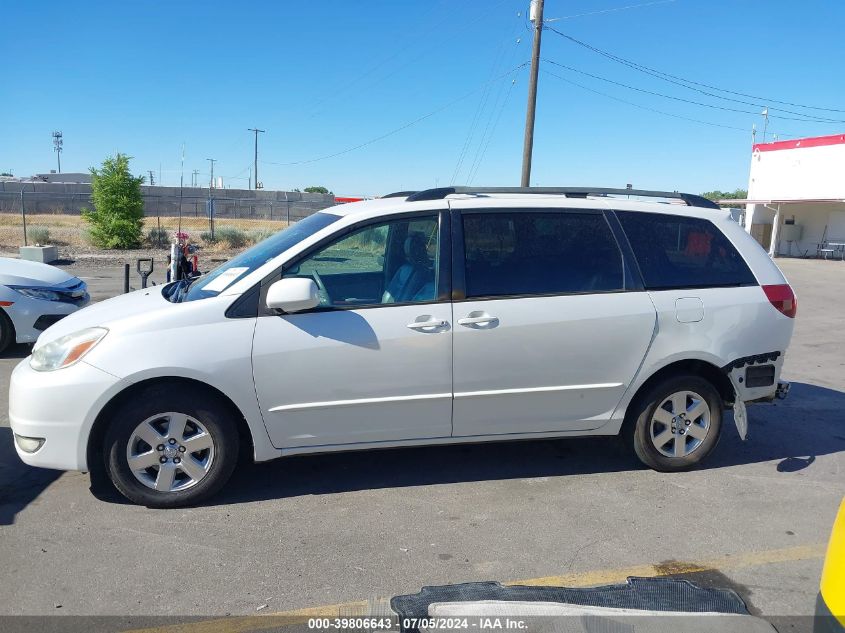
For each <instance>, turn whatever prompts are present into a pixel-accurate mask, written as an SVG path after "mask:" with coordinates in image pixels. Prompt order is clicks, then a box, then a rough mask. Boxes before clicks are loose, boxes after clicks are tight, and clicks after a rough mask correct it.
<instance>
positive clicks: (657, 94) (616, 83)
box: [543, 59, 845, 123]
mask: <svg viewBox="0 0 845 633" xmlns="http://www.w3.org/2000/svg"><path fill="white" fill-rule="evenodd" d="M543 61H544V62H546V63H548V64H553V65H555V66H559V67H560V68H565V69H566V70H571V71H572V72H576V73H579V74H581V75H586V76H587V77H592V78H593V79H598V80H599V81H604V82H607V83H610V84H613V85H614V86H620V87H622V88H627V89H628V90H635V91H637V92H642V93H643V94H648V95H652V96H655V97H662V98H664V99H672V100H673V101H680V102H682V103H689V104H692V105H697V106H702V107H704V108H711V109H714V110H724V111H725V112H739V113H741V114H752V115H755V116H756V115H757V114H759V113H757V112H751V111H749V110H742V109H739V108H730V107H728V106H720V105H715V104H712V103H704V102H702V101H693V100H692V99H684V98H683V97H676V96H674V95H667V94H664V93H662V92H654V91H652V90H646V89H645V88H638V87H636V86H631V85H629V84H625V83H622V82H620V81H614V80H613V79H608V78H607V77H602V76H601V75H594V74H592V73H588V72H586V71H584V70H579V69H578V68H573V67H572V66H567V65H566V64H561V63H559V62H556V61H553V60H551V59H544V60H543ZM752 105H753V104H752ZM762 107H765V106H762ZM768 116H769V117H770V118H772V119H775V118H777V119H783V120H785V121H804V122H807V123H845V121H834V120H832V119H816V118H809V117H803V118H795V117H788V116H779V115H774V114H769V115H768Z"/></svg>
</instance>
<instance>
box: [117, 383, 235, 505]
mask: <svg viewBox="0 0 845 633" xmlns="http://www.w3.org/2000/svg"><path fill="white" fill-rule="evenodd" d="M238 441H239V438H238V431H237V428H236V425H235V422H234V420H233V419H232V414H231V411H230V407H227V406H226V403H224V402H222V401H221V400H220V398H218V397H215V395H214V394H213V393H210V392H205V391H203V390H202V389H197V388H193V387H169V386H166V385H153V386H151V387H149V388H147V389H144V390H142V391H140V392H138V393H136V394H134V395H133V397H132V398H130V399H128V400H127V401H126V402H124V403H123V405H122V406H120V407H118V408H117V410H115V412H114V415H113V421H112V423H111V426H109V428H108V430H107V432H106V436H105V443H104V451H105V464H106V470H107V472H108V474H109V478H110V479H111V480H112V482H113V483H114V485H115V487H116V488H117V489H118V490H119V491H120V492H121V493H122V494H123V495H124V496H125V497H126V498H127V499H129V500H130V501H133V502H135V503H138V504H140V505H145V506H148V507H151V508H177V507H182V506H189V505H194V504H196V503H199V502H200V501H202V500H204V499H207V498H208V497H210V496H211V495H213V494H215V493H216V492H218V491H219V490H220V489H221V488H222V487H223V485H224V484H225V483H226V482H227V481H228V480H229V477H230V476H231V475H232V471H233V470H234V468H235V465H236V464H237V461H238Z"/></svg>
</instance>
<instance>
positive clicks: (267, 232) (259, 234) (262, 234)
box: [249, 229, 276, 244]
mask: <svg viewBox="0 0 845 633" xmlns="http://www.w3.org/2000/svg"><path fill="white" fill-rule="evenodd" d="M275 233H276V232H275V231H273V230H272V229H256V230H254V231H250V232H249V239H250V241H252V242H253V243H254V244H258V242H263V241H264V240H266V239H267V238H268V237H270V236H271V235H274V234H275Z"/></svg>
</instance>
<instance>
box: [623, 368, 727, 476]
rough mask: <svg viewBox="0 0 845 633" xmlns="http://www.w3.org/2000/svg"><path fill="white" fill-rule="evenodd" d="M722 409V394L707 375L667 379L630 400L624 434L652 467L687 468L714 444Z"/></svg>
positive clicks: (719, 432)
mask: <svg viewBox="0 0 845 633" xmlns="http://www.w3.org/2000/svg"><path fill="white" fill-rule="evenodd" d="M722 412H723V406H722V398H721V396H720V395H719V393H718V391H716V389H715V388H714V387H713V385H712V384H710V382H708V381H707V380H705V379H704V378H701V377H700V376H695V375H683V376H674V377H671V378H666V379H664V380H661V381H660V382H659V383H658V384H656V385H654V386H653V387H652V388H651V389H649V390H648V392H647V393H645V394H643V396H642V397H638V398H636V400H635V401H634V402H633V403H632V408H631V409H629V411H628V414H629V416H628V420H627V421H626V429H625V432H626V436H627V437H626V439H627V440H628V444H629V445H631V446H632V447H633V449H634V452H635V453H636V455H637V457H638V458H639V459H640V461H641V462H642V463H643V464H645V465H646V466H648V467H649V468H652V469H654V470H657V471H660V472H677V471H683V470H689V469H691V468H693V467H694V466H695V465H697V464H698V463H700V462H701V461H702V460H703V459H704V458H706V457H707V455H709V454H710V452H711V451H712V450H713V449H714V448H715V447H716V444H717V443H718V441H719V436H720V434H721V431H722V417H723V416H722ZM673 431H674V432H673Z"/></svg>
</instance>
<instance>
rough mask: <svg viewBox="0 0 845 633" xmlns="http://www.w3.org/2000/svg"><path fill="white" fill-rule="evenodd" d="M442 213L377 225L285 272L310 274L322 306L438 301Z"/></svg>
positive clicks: (350, 234)
mask: <svg viewBox="0 0 845 633" xmlns="http://www.w3.org/2000/svg"><path fill="white" fill-rule="evenodd" d="M437 253H438V222H437V217H436V216H431V217H425V218H414V219H409V220H394V221H392V222H382V223H379V224H371V225H369V226H366V227H364V228H361V229H359V230H357V231H355V232H353V233H349V234H347V235H344V236H343V237H341V238H339V239H338V240H336V241H334V242H332V243H331V244H329V245H328V246H325V247H323V248H321V249H319V250H318V251H316V252H314V253H312V254H310V255H308V256H307V257H305V258H304V259H302V260H300V261H299V262H297V263H295V264H293V265H292V266H290V267H289V268H288V269H286V270H285V271H284V276H285V277H310V278H312V279H313V280H314V281H315V282H316V283H317V286H318V288H319V289H320V305H321V306H322V307H355V306H365V305H381V304H391V303H416V302H421V301H433V300H434V299H435V298H436V296H437Z"/></svg>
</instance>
